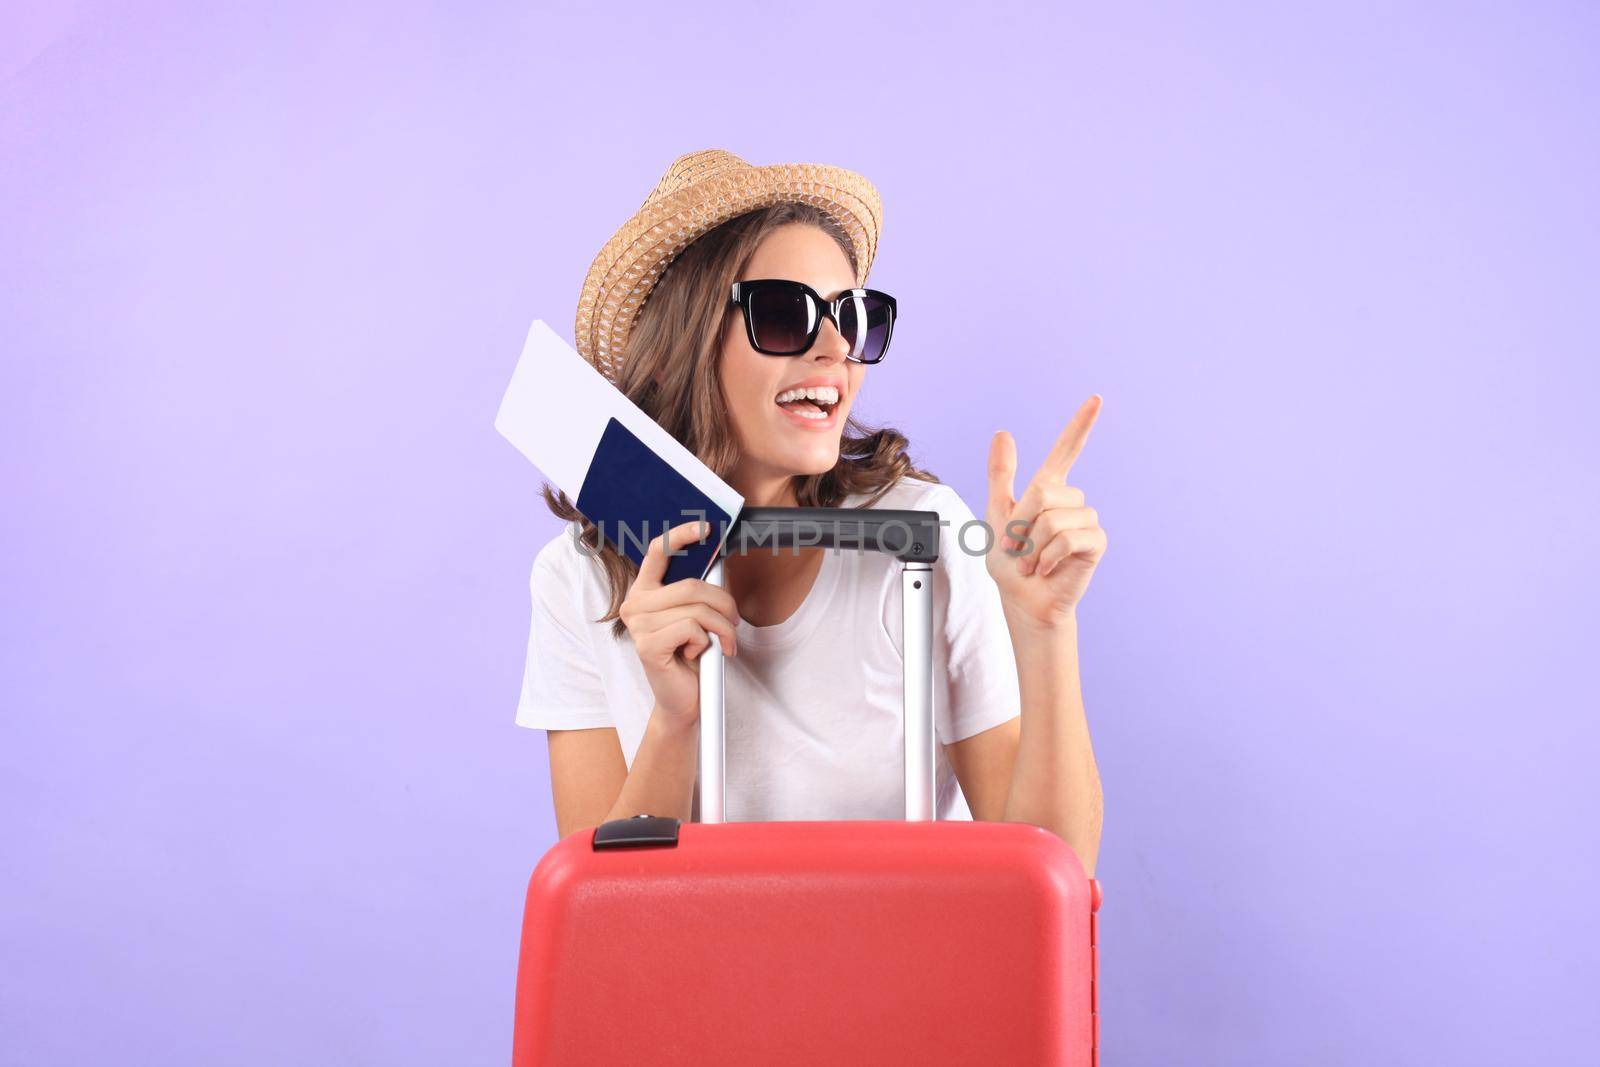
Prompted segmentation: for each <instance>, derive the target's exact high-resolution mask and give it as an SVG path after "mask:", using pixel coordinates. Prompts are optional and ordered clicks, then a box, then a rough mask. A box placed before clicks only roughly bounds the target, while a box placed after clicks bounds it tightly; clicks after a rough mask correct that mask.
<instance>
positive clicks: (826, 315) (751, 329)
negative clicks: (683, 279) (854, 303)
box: [730, 278, 900, 367]
mask: <svg viewBox="0 0 1600 1067" xmlns="http://www.w3.org/2000/svg"><path fill="white" fill-rule="evenodd" d="M768 289H791V290H793V289H798V290H800V291H801V292H802V293H804V294H805V295H806V296H807V297H809V298H810V299H811V301H812V303H813V305H815V306H816V307H818V308H821V309H822V314H820V315H818V316H817V321H816V322H815V323H813V324H812V326H811V332H810V333H809V334H808V335H807V336H806V343H805V346H804V347H803V348H801V349H800V350H799V351H798V352H774V351H772V350H771V349H767V348H762V347H761V345H760V344H758V343H757V342H756V324H755V322H754V321H753V319H752V317H751V312H750V297H751V296H752V295H753V294H755V293H758V292H761V291H763V290H768ZM864 297H871V298H872V299H874V300H880V301H882V302H883V303H884V305H885V306H887V307H888V309H889V328H888V333H887V334H886V335H885V336H884V339H883V352H882V353H880V354H879V356H878V358H877V359H857V358H856V357H855V356H854V355H848V356H846V357H845V358H846V359H848V360H849V361H850V362H852V363H861V364H865V365H866V366H869V367H870V366H872V365H873V364H875V363H882V362H883V357H884V356H887V355H888V354H889V343H890V342H891V341H893V340H894V323H895V320H896V319H898V318H899V317H900V307H899V304H898V302H897V301H896V300H895V298H894V297H892V296H890V295H889V294H888V293H885V292H883V291H882V290H879V289H846V290H845V291H844V292H842V293H840V294H839V296H838V297H837V299H834V300H824V299H823V298H822V294H821V293H819V292H817V291H816V290H815V289H813V288H811V286H809V285H807V284H806V283H805V282H797V281H795V280H793V279H792V278H753V279H750V280H748V281H742V282H734V283H733V289H732V292H731V296H730V303H733V304H737V305H738V306H739V308H740V309H741V313H742V315H743V317H744V332H745V336H746V337H748V338H749V340H750V347H751V348H753V349H755V350H756V351H757V352H760V353H761V354H762V355H764V356H803V355H805V354H806V353H807V352H809V351H811V346H812V345H814V344H816V343H817V334H819V333H821V332H822V320H823V319H827V320H828V321H830V322H832V323H833V328H834V329H835V330H837V331H838V332H839V335H840V336H841V337H843V336H844V330H843V329H841V328H840V326H839V309H840V308H842V307H843V306H844V302H845V301H846V300H855V299H861V298H864Z"/></svg>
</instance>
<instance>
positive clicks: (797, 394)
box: [777, 385, 839, 405]
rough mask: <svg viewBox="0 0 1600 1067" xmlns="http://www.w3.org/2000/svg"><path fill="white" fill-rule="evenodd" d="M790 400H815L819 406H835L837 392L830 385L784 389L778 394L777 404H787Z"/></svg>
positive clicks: (837, 396) (837, 399)
mask: <svg viewBox="0 0 1600 1067" xmlns="http://www.w3.org/2000/svg"><path fill="white" fill-rule="evenodd" d="M791 400H815V401H817V402H818V403H819V404H828V405H832V404H837V403H838V402H839V390H838V389H836V388H834V387H833V386H831V385H812V386H807V387H806V388H804V389H785V390H784V391H783V392H781V393H779V394H778V400H777V402H778V403H780V404H787V403H788V402H789V401H791Z"/></svg>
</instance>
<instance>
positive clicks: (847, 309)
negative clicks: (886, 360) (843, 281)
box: [839, 296, 894, 363]
mask: <svg viewBox="0 0 1600 1067" xmlns="http://www.w3.org/2000/svg"><path fill="white" fill-rule="evenodd" d="M893 317H894V313H893V312H892V311H890V310H889V305H888V304H886V303H884V301H882V300H881V299H879V298H878V297H875V296H855V297H851V298H850V299H849V300H846V301H845V302H844V306H843V307H842V308H840V309H839V327H840V329H839V332H840V333H842V334H844V338H845V340H847V341H849V342H850V355H851V357H852V358H853V359H858V360H860V361H861V362H863V363H876V362H878V360H880V359H882V358H883V354H884V352H885V351H887V350H888V348H889V332H890V327H891V325H892V321H891V320H892V319H893Z"/></svg>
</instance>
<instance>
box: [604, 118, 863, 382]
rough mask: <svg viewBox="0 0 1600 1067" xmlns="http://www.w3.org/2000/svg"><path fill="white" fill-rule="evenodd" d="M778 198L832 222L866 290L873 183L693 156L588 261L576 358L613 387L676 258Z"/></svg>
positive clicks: (805, 168) (724, 156) (797, 166)
mask: <svg viewBox="0 0 1600 1067" xmlns="http://www.w3.org/2000/svg"><path fill="white" fill-rule="evenodd" d="M782 201H798V202H801V203H807V204H814V205H815V206H817V207H819V208H821V209H822V210H823V211H825V212H827V213H828V215H829V216H831V217H832V218H833V219H835V220H837V221H838V223H839V225H840V226H841V227H842V228H843V229H844V231H845V233H847V234H849V236H850V242H851V244H852V245H854V247H855V259H856V266H857V277H856V284H857V285H859V286H865V285H866V284H867V272H868V271H869V270H871V268H872V259H873V256H875V255H876V254H877V251H878V233H879V231H880V230H881V229H882V227H883V203H882V201H881V200H880V199H879V198H878V190H877V189H876V188H874V187H873V184H872V183H871V182H869V181H868V180H867V179H865V178H863V177H862V176H861V175H859V174H856V173H854V172H852V171H848V170H845V169H843V168H842V167H830V166H826V165H824V164H820V163H774V164H772V165H771V166H766V167H755V166H751V165H750V164H749V163H746V162H745V161H744V160H742V159H740V158H739V157H738V156H736V155H734V154H733V153H732V152H726V151H723V150H722V149H720V148H709V149H706V150H705V151H702V152H691V153H689V154H688V155H683V156H679V157H678V158H677V159H676V160H674V161H673V163H672V166H670V167H668V168H667V173H666V174H665V175H663V176H662V178H661V181H660V182H658V183H656V187H655V189H653V190H652V191H651V193H650V195H649V196H647V197H645V201H644V206H643V207H641V208H640V209H639V210H638V211H637V212H635V213H634V215H633V217H632V218H630V219H629V220H628V221H627V222H624V223H623V224H622V227H621V228H620V229H618V230H617V232H616V233H615V234H613V235H612V237H611V240H609V241H607V242H606V244H605V247H604V248H602V249H601V250H600V254H599V255H597V256H595V257H594V262H593V263H592V264H590V266H589V274H588V277H586V278H584V280H583V291H582V292H581V293H580V294H579V295H578V320H577V324H576V326H575V327H574V329H573V334H574V339H575V340H576V341H577V347H578V352H579V353H580V354H581V355H582V356H583V358H585V359H587V360H588V361H589V362H590V363H593V364H594V365H595V367H596V368H597V369H598V370H599V371H600V373H601V374H603V375H605V376H606V378H607V379H609V380H610V381H611V382H612V383H613V384H615V382H616V381H617V377H618V375H619V374H621V372H622V357H623V353H624V350H625V346H626V345H627V341H628V332H629V331H630V330H632V329H633V324H634V320H635V319H636V318H637V317H638V314H639V308H640V307H641V306H642V305H643V304H644V301H645V298H646V297H648V296H649V295H650V289H651V287H652V286H653V285H655V283H656V281H657V280H658V279H659V278H660V277H661V274H662V272H663V271H664V270H666V268H667V265H668V264H669V263H671V262H672V260H673V257H675V256H676V255H677V254H678V253H680V252H682V251H683V250H684V249H685V248H687V247H688V245H689V243H690V242H691V241H693V240H694V239H695V238H697V237H699V236H700V235H701V234H703V233H705V232H706V231H707V230H710V229H712V228H713V227H715V226H718V225H720V224H722V223H724V222H726V221H728V220H729V219H731V218H733V217H734V216H736V215H742V214H744V213H745V212H747V211H754V210H756V209H757V208H763V207H768V206H770V205H772V204H777V203H780V202H782Z"/></svg>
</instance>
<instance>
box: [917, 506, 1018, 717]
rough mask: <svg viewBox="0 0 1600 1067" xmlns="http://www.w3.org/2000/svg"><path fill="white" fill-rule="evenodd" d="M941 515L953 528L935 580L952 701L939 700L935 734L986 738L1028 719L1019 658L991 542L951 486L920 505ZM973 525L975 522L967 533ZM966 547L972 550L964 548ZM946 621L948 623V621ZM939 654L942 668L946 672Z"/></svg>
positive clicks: (942, 543) (943, 538)
mask: <svg viewBox="0 0 1600 1067" xmlns="http://www.w3.org/2000/svg"><path fill="white" fill-rule="evenodd" d="M918 506H919V507H921V508H922V509H924V510H930V509H931V510H936V511H938V512H939V517H940V518H941V519H944V520H946V525H945V526H944V527H943V528H942V529H941V530H940V533H939V563H938V570H939V572H941V574H942V576H943V578H944V580H943V581H939V582H935V583H934V587H933V588H934V605H933V608H934V626H935V627H936V628H938V627H940V626H942V627H943V640H942V641H936V642H935V643H936V645H938V646H940V650H941V651H942V652H943V653H944V655H945V657H946V662H945V664H944V665H943V668H944V672H945V675H946V677H947V678H948V689H947V695H946V699H945V700H944V701H943V707H942V708H941V707H940V706H939V704H938V703H937V702H936V703H935V707H934V711H935V722H934V725H935V729H936V732H937V733H938V736H939V740H940V742H941V743H943V744H949V743H951V742H952V741H960V740H963V739H965V738H968V737H971V736H972V735H973V734H979V733H982V732H983V731H985V730H988V729H990V728H991V727H995V726H998V725H1000V724H1001V723H1003V722H1006V721H1007V720H1009V719H1014V718H1016V717H1017V716H1019V715H1021V714H1022V694H1021V691H1020V687H1019V685H1018V682H1017V661H1016V655H1015V653H1014V652H1013V650H1012V646H1011V631H1010V629H1009V628H1008V627H1007V626H1006V618H1005V613H1004V610H1003V609H1002V607H1001V603H1000V587H999V586H997V585H995V583H994V579H993V578H991V577H990V576H989V571H988V568H987V567H986V566H985V565H984V557H983V555H982V554H981V553H982V552H983V550H984V547H985V546H986V545H987V544H988V537H987V534H986V533H985V531H984V528H983V526H982V525H981V524H977V523H976V516H975V515H974V514H973V512H972V509H971V508H969V507H968V506H967V504H966V501H964V500H962V499H961V495H960V494H959V493H957V492H956V491H955V490H954V489H952V488H950V487H949V486H947V485H943V484H940V485H937V486H935V487H934V489H933V490H932V491H931V492H930V494H929V495H928V497H927V498H926V501H925V502H924V503H922V504H920V505H918ZM968 523H975V524H974V525H972V526H971V527H970V528H969V529H967V530H966V531H965V535H964V536H963V530H962V528H963V527H964V526H966V525H967V524H968ZM964 546H965V547H964ZM941 620H942V621H941ZM938 659H939V655H938V652H936V653H935V663H934V667H935V670H938V669H939V668H940V664H939V662H938Z"/></svg>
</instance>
